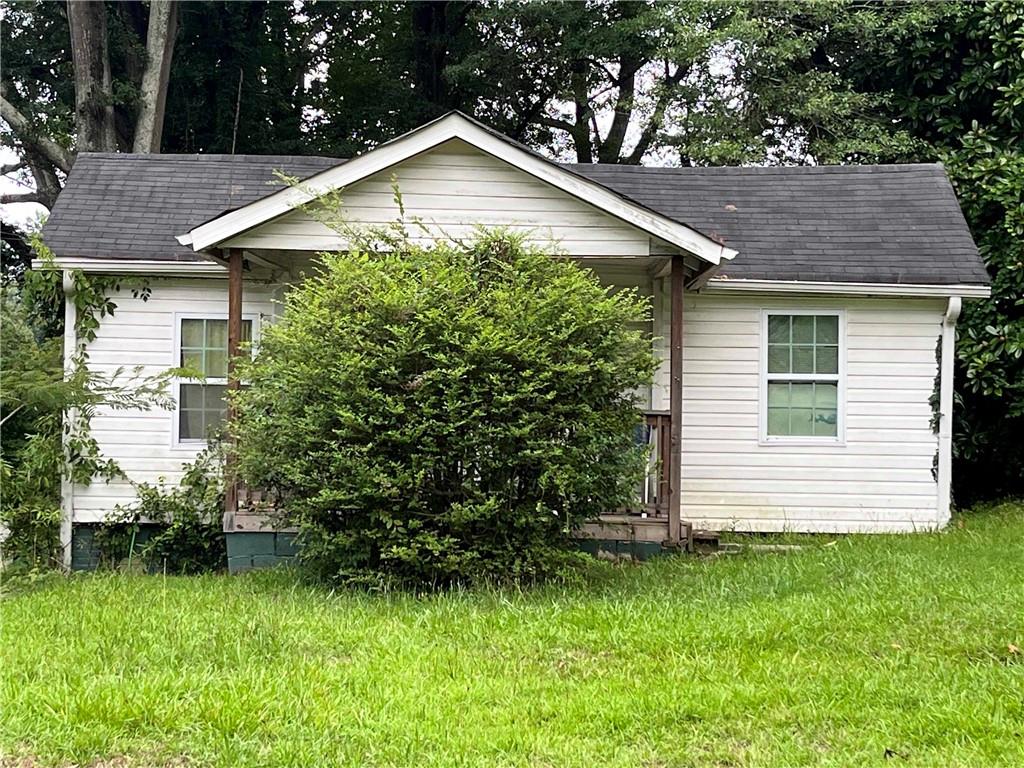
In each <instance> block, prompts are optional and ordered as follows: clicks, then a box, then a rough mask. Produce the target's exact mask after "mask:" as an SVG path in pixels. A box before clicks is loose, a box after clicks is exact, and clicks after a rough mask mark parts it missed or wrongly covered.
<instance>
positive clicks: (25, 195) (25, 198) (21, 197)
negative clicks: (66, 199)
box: [0, 190, 46, 205]
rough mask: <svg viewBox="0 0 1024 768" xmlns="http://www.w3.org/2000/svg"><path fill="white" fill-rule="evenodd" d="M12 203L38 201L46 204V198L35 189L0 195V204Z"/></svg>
mask: <svg viewBox="0 0 1024 768" xmlns="http://www.w3.org/2000/svg"><path fill="white" fill-rule="evenodd" d="M12 203H40V204H42V205H46V200H45V198H44V197H43V195H41V194H39V193H38V192H36V191H35V190H33V191H31V192H15V193H13V194H6V195H0V205H9V204H12Z"/></svg>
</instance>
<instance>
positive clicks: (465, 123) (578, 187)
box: [178, 112, 736, 264]
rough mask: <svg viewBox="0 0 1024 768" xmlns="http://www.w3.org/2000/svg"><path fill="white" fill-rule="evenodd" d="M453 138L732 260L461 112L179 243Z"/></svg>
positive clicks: (679, 242) (244, 227) (714, 245)
mask: <svg viewBox="0 0 1024 768" xmlns="http://www.w3.org/2000/svg"><path fill="white" fill-rule="evenodd" d="M453 139H458V140H460V141H463V142H465V143H466V144H469V145H470V146H471V147H473V148H475V149H477V150H479V151H480V152H483V153H484V154H487V155H491V156H492V157H495V158H498V159H500V160H501V161H503V162H505V163H507V164H509V165H510V166H512V167H513V168H516V169H517V170H519V171H522V172H523V173H526V174H528V175H530V176H533V177H534V178H536V179H538V180H540V181H542V182H545V183H547V184H549V185H551V186H552V187H555V188H556V189H560V190H561V191H562V192H566V193H568V194H569V195H572V196H573V197H576V198H578V199H580V200H583V201H584V202H586V203H589V204H590V205H592V206H593V207H595V208H597V209H598V210H600V211H602V212H603V213H606V214H608V215H610V216H613V217H615V218H617V219H620V220H621V221H624V222H626V223H627V224H631V225H633V226H634V227H637V228H638V229H640V230H642V231H644V232H646V233H648V234H649V235H651V236H653V237H657V238H660V239H661V240H663V241H665V242H667V243H670V244H671V245H674V246H676V247H677V248H680V249H683V250H685V251H687V252H689V253H692V254H693V255H694V256H697V257H698V258H700V259H702V260H704V261H706V262H708V263H709V264H719V263H720V262H721V261H723V260H728V259H731V258H733V257H734V256H735V255H736V251H735V250H734V249H732V248H729V247H726V246H725V245H723V244H722V243H721V242H718V241H716V240H714V239H712V238H710V237H708V236H707V235H705V234H704V233H702V232H699V231H697V230H695V229H693V228H692V227H690V226H687V225H686V224H683V223H682V222H680V221H678V220H676V219H672V218H670V217H668V216H665V215H663V214H660V213H658V212H657V211H653V210H651V209H649V208H646V207H644V206H643V205H641V204H639V203H637V202H636V201H634V200H631V199H630V198H628V197H626V196H624V195H621V194H619V193H617V192H615V191H614V190H611V189H609V188H607V187H606V186H604V185H603V184H600V183H598V182H595V181H593V180H591V179H588V178H587V177H585V176H582V175H580V174H577V173H574V172H572V171H571V170H569V169H567V168H566V167H565V166H562V165H560V164H558V163H556V162H554V161H553V160H550V159H548V158H546V157H544V156H542V155H540V154H538V153H536V152H534V151H532V150H529V149H526V148H525V147H523V146H521V145H519V144H517V143H516V142H514V141H511V140H510V139H508V138H507V137H505V136H502V135H501V134H499V133H496V132H495V131H493V130H491V129H489V128H487V127H486V126H484V125H482V124H481V123H479V122H477V121H476V120H473V119H472V118H470V117H467V116H466V115H464V114H462V113H461V112H449V113H448V114H446V115H443V116H442V117H439V118H437V119H436V120H433V121H431V122H429V123H426V124H425V125H422V126H420V127H419V128H416V129H414V130H412V131H409V132H408V133H405V134H403V135H401V136H399V137H398V138H396V139H392V140H391V141H389V142H386V143H384V144H381V145H380V146H378V147H374V148H373V149H371V150H370V151H368V152H365V153H363V154H361V155H358V156H356V157H353V158H351V159H350V160H348V161H347V162H345V163H342V164H339V165H337V166H335V167H334V168H330V169H328V170H325V171H322V172H321V173H319V174H316V175H314V176H311V177H309V178H308V179H307V180H306V183H305V184H303V185H301V186H294V187H286V188H284V189H280V190H277V191H275V192H272V193H271V194H270V195H267V196H266V197H264V198H261V199H259V200H256V201H255V202H252V203H249V204H248V205H245V206H243V207H241V208H237V209H235V210H233V211H229V212H227V213H225V214H223V215H221V216H218V217H216V218H214V219H212V220H210V221H207V222H205V223H203V224H200V225H199V226H198V227H194V228H193V229H191V230H190V231H189V232H188V233H187V234H183V235H179V236H178V241H179V242H181V243H182V244H185V245H191V246H192V248H193V250H196V251H201V250H205V249H207V248H211V247H215V246H217V245H219V244H220V243H223V242H224V241H226V240H229V239H231V238H232V237H234V236H236V235H239V234H241V233H243V232H246V231H248V230H250V229H253V228H254V227H257V226H260V225H261V224H265V223H267V222H269V221H272V220H273V219H275V218H277V217H279V216H283V215H285V214H287V213H290V212H291V211H293V210H295V209H296V208H297V207H298V206H300V205H302V204H304V203H307V202H309V201H311V200H314V199H316V198H318V197H320V196H322V195H324V194H327V193H328V192H331V191H334V190H338V189H342V188H344V187H347V186H349V185H351V184H355V183H357V182H359V181H362V180H363V179H365V178H367V177H369V176H372V175H373V174H375V173H378V172H380V171H383V170H386V169H388V168H391V167H392V166H395V165H397V164H398V163H401V162H403V161H405V160H408V159H409V158H412V157H415V156H416V155H419V154H422V153H424V152H428V151H430V150H431V149H434V148H436V147H439V146H441V145H442V144H444V143H446V142H448V141H451V140H453Z"/></svg>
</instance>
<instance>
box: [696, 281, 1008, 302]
mask: <svg viewBox="0 0 1024 768" xmlns="http://www.w3.org/2000/svg"><path fill="white" fill-rule="evenodd" d="M704 292H705V293H732V292H739V293H743V292H748V293H782V294H792V293H802V294H833V295H837V294H839V295H847V296H921V297H929V296H930V297H943V298H946V297H954V296H956V297H960V298H968V299H985V298H988V297H989V296H991V295H992V289H991V288H990V287H989V286H987V285H964V284H959V283H958V284H956V285H924V284H920V283H906V284H904V283H851V282H825V281H803V280H733V279H730V278H728V277H714V278H712V279H711V280H709V281H708V284H707V285H706V286H705V287H704Z"/></svg>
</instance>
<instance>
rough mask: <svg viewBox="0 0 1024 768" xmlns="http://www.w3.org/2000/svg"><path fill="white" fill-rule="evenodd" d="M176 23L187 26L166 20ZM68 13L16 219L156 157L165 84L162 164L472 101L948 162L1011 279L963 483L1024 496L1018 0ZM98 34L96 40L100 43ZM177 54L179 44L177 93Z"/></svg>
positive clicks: (441, 4) (732, 155)
mask: <svg viewBox="0 0 1024 768" xmlns="http://www.w3.org/2000/svg"><path fill="white" fill-rule="evenodd" d="M169 5H175V6H176V13H175V14H171V13H170V11H171V9H170V8H169V7H166V6H169ZM161 7H163V10H164V11H166V12H167V13H168V14H169V15H168V17H167V23H166V24H165V25H163V26H162V27H161V26H160V25H157V27H156V28H154V18H157V20H159V18H160V17H156V16H154V10H155V9H159V8H161ZM72 10H73V12H72V13H71V14H69V12H68V6H66V5H65V4H63V3H51V2H19V3H10V4H8V5H7V6H5V8H4V25H3V31H2V34H3V41H2V42H3V50H4V68H3V72H2V78H0V86H2V95H3V102H2V103H3V107H4V108H3V114H2V117H3V124H2V126H0V136H2V138H3V139H4V141H5V143H7V144H8V145H9V146H13V147H15V148H16V150H17V152H18V155H19V159H18V161H17V162H15V163H12V164H9V165H6V166H4V167H3V168H2V169H0V170H2V171H3V173H4V175H6V176H8V177H9V178H18V179H19V180H20V181H21V182H22V184H23V185H24V187H23V190H24V191H22V192H18V193H11V194H8V195H5V197H4V202H8V201H10V200H12V199H22V200H39V201H41V202H43V203H44V204H46V205H51V204H52V202H53V200H54V199H55V197H56V195H57V193H58V192H59V190H60V185H61V183H62V179H63V177H64V174H66V172H67V170H68V168H70V165H71V163H72V162H73V160H74V153H75V152H76V151H77V150H79V149H89V148H107V149H116V150H121V151H133V150H134V151H140V150H143V149H145V145H146V141H144V140H143V141H142V142H141V143H140V141H138V140H137V139H138V135H137V134H139V125H140V122H141V123H142V124H143V125H144V126H145V125H146V124H147V123H146V120H145V119H143V118H144V116H145V115H146V114H147V112H146V109H147V108H146V105H147V104H153V100H152V99H151V98H149V96H147V93H149V94H152V87H150V88H149V91H147V85H146V84H147V83H149V84H150V85H152V83H154V82H156V83H157V84H158V86H159V87H158V88H157V91H158V92H159V91H160V89H161V88H162V89H163V91H164V93H163V97H164V98H165V99H166V110H165V119H164V120H163V121H162V125H160V124H159V123H160V121H154V122H153V123H152V125H151V127H150V128H148V129H146V130H144V131H143V134H145V135H146V136H148V137H149V139H150V141H149V149H151V150H153V151H156V150H160V151H166V152H240V153H241V152H248V153H309V154H314V153H318V154H325V155H335V156H348V155H351V154H353V153H355V152H358V151H362V150H365V149H366V148H368V147H372V146H375V145H376V144H379V143H380V142H382V141H386V140H388V139H390V138H393V137H394V136H396V135H398V134H399V133H401V132H403V131H406V130H409V129H411V128H413V127H415V126H417V125H420V124H422V123H423V122H425V121H426V120H428V119H430V118H433V117H436V116H438V115H440V114H442V113H443V112H445V111H447V110H450V109H455V108H457V109H461V110H463V111H466V112H468V113H470V114H473V115H475V116H477V117H479V118H481V119H482V120H484V121H485V122H487V123H489V124H491V125H493V126H494V127H495V128H497V129H499V130H501V131H504V132H505V133H507V134H508V135H510V136H512V137H513V138H515V139H518V140H520V141H523V142H525V143H526V144H528V145H530V146H532V147H535V148H537V149H539V150H541V151H543V152H546V153H548V154H550V155H553V156H557V157H559V158H561V159H566V160H575V161H578V162H604V163H608V162H617V163H642V162H643V163H667V164H673V163H681V164H694V165H702V164H772V163H863V162H908V161H936V160H937V161H941V162H943V163H944V164H945V165H946V168H947V169H948V171H949V173H950V176H951V178H952V180H953V182H954V184H955V186H956V190H957V193H958V196H959V199H960V201H961V205H962V207H963V209H964V213H965V215H966V216H967V219H968V223H969V224H970V226H971V229H972V231H973V233H974V237H975V239H976V241H977V242H978V244H979V247H980V248H981V251H982V254H983V256H984V258H985V260H986V263H987V264H988V266H989V270H990V272H991V274H992V277H993V298H992V300H990V301H985V302H975V303H971V304H969V306H968V307H967V310H966V312H965V315H964V318H963V321H962V332H961V341H960V345H959V348H958V357H959V364H958V373H957V381H958V392H959V395H960V400H961V407H960V409H959V411H960V414H961V416H960V418H959V421H958V433H957V441H956V445H957V450H958V452H959V457H960V460H961V466H962V467H963V468H964V470H963V471H959V472H957V473H956V476H957V477H958V479H959V480H967V481H969V484H968V485H964V486H962V487H961V489H960V490H961V496H962V497H963V498H964V499H966V498H968V497H969V496H971V495H972V494H973V493H975V490H972V488H973V489H988V490H989V491H996V490H998V491H1000V492H1010V491H1017V492H1020V491H1024V487H1022V485H1024V479H1022V478H1024V455H1022V454H1024V447H1022V443H1021V441H1020V440H1019V439H1014V435H1019V434H1021V433H1022V431H1024V369H1022V365H1024V362H1022V361H1024V319H1022V312H1024V310H1022V306H1024V267H1022V264H1024V210H1022V206H1024V204H1022V202H1021V201H1022V200H1024V159H1022V154H1021V141H1022V136H1024V11H1022V10H1021V7H1020V4H1019V3H1017V2H1013V0H991V1H989V2H977V3H960V2H934V3H925V2H891V3H862V2H856V1H854V0H813V1H811V2H802V3H775V2H757V1H755V0H737V1H736V2H702V1H698V0H676V1H674V2H637V3H622V2H611V1H603V0H602V1H598V0H588V2H581V3H575V2H550V3H527V2H496V1H492V2H482V3H469V2H461V1H458V0H450V1H448V0H438V1H435V2H421V3H398V2H391V3H378V4H373V5H367V4H365V3H358V2H330V3H328V2H313V1H312V0H299V1H298V2H296V3H271V2H249V3H231V2H202V3H186V4H181V5H180V6H177V4H175V3H163V4H162V3H161V2H156V0H154V2H149V3H143V2H141V0H131V1H130V2H122V3H114V2H109V3H104V2H76V3H74V4H73V9H72ZM69 15H70V18H69ZM76 19H77V22H76ZM103 19H105V23H104V24H100V20H103ZM173 22H176V23H173ZM88 29H93V30H94V31H95V34H94V35H93V38H92V39H95V40H99V41H100V42H101V43H102V44H101V45H96V46H94V47H93V48H88V46H85V45H83V44H82V42H81V41H82V39H83V32H82V31H83V30H88ZM161 29H163V30H164V33H163V35H161V33H160V30H161ZM75 30H77V32H76V34H72V32H74V31H75ZM161 39H164V41H165V42H166V41H167V40H170V41H172V42H173V51H171V50H170V49H171V46H169V45H164V46H163V47H162V48H161V46H160V45H158V44H157V43H158V42H159V41H160V40H161ZM76 40H78V44H77V46H76V42H75V41H76ZM76 47H77V49H78V52H79V55H77V56H76V55H75V50H76ZM87 48H88V51H87V54H88V55H86V53H83V52H85V51H86V49H87ZM103 51H105V54H104V53H103ZM160 51H163V55H167V56H168V57H170V55H171V53H173V60H172V66H171V67H170V68H169V71H168V73H167V77H166V78H165V79H164V80H163V81H161V80H160V79H159V77H156V79H155V80H154V77H155V75H156V74H159V72H155V68H154V67H153V64H154V62H157V61H159V60H160V55H161V54H160ZM104 62H105V63H106V69H105V68H104ZM106 70H109V72H107V71H106ZM89 72H91V73H92V74H91V75H89V76H88V77H87V76H86V75H88V73H89ZM147 72H148V73H149V76H150V77H149V79H147ZM161 82H162V85H160V83H161ZM96 83H99V91H98V95H96V94H93V97H89V94H87V93H85V90H87V86H89V85H90V84H92V85H95V84H96ZM150 111H152V110H150ZM111 118H112V128H113V129H112V130H111ZM161 129H162V130H161ZM154 138H157V139H158V140H157V141H156V143H154V142H153V139H154ZM4 230H5V231H4V237H3V254H4V256H3V260H4V264H5V269H7V267H8V265H10V264H19V265H23V264H24V262H25V260H26V258H27V248H26V247H25V244H24V242H23V241H22V240H20V239H19V237H18V234H17V232H16V231H12V230H11V229H10V228H9V227H7V226H5V227H4ZM993 472H995V473H996V474H995V475H994V474H993Z"/></svg>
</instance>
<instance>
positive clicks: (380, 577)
mask: <svg viewBox="0 0 1024 768" xmlns="http://www.w3.org/2000/svg"><path fill="white" fill-rule="evenodd" d="M647 313H648V310H647V308H646V305H645V303H644V301H643V300H642V299H641V298H639V297H638V296H636V295H635V294H633V293H630V292H623V293H619V294H616V295H614V296H610V295H608V293H607V291H606V290H605V289H604V288H602V287H601V286H600V285H599V283H598V282H597V281H596V280H595V279H594V278H593V276H592V275H591V274H589V273H588V272H585V271H584V270H581V269H580V268H578V267H577V266H576V265H575V264H573V263H571V262H569V261H566V260H563V259H558V258H552V257H551V256H550V255H548V254H545V253H541V252H539V251H535V250H531V249H530V248H528V247H526V246H524V245H523V244H522V242H521V241H519V240H517V239H515V238H513V237H510V236H507V235H504V234H490V235H482V236H481V237H480V238H479V239H478V240H476V241H475V242H473V243H469V244H458V245H456V244H447V245H440V246H437V247H436V248H434V249H432V250H424V249H419V248H416V247H412V246H408V245H406V246H405V247H403V248H402V249H400V250H399V251H396V252H392V253H385V254H371V253H350V254H339V255H327V256H325V258H324V264H323V267H322V269H321V270H320V271H319V272H318V273H317V274H316V275H315V276H313V277H312V278H310V279H308V280H307V281H306V282H304V283H303V284H302V286H301V287H299V288H297V289H296V290H295V291H294V292H292V293H291V294H290V295H289V297H288V299H287V302H286V309H285V313H284V317H283V319H282V321H281V322H280V323H278V324H276V325H274V326H271V327H269V328H267V329H266V330H265V331H264V335H263V338H262V340H261V344H260V350H259V353H258V355H257V356H256V357H255V358H254V360H253V361H252V362H251V363H246V364H245V365H244V368H243V371H242V376H243V379H244V380H246V381H247V382H249V385H248V386H247V387H246V388H244V389H243V390H242V391H241V392H240V393H239V395H238V397H237V398H236V402H237V406H238V410H239V415H238V419H237V422H236V424H235V427H234V429H235V436H236V438H237V443H238V459H237V468H238V471H239V473H240V476H241V477H242V478H243V479H244V480H245V481H246V482H247V483H249V484H250V485H253V486H258V487H263V488H275V489H277V490H278V491H279V492H281V494H282V498H283V507H284V509H285V510H286V515H287V517H288V519H289V521H290V522H292V523H294V524H297V525H298V526H299V528H300V532H301V534H300V535H301V541H302V545H303V547H302V559H303V560H304V562H305V564H306V565H307V566H308V567H310V568H311V569H312V571H313V572H314V573H315V574H317V575H319V576H320V577H323V578H327V579H329V580H336V581H345V582H359V583H366V584H376V583H397V584H403V585H415V586H423V585H427V586H438V585H446V584H452V583H461V582H471V581H474V580H479V579H490V578H497V579H507V578H512V579H519V578H526V579H533V578H540V577H543V576H545V575H548V574H550V573H551V572H552V571H553V570H555V569H556V568H558V566H559V565H560V564H561V563H562V562H564V560H563V555H564V554H565V553H566V552H567V551H568V550H569V549H570V545H571V538H570V532H571V531H572V530H573V529H574V528H575V527H576V526H577V525H578V524H579V523H580V522H582V521H583V520H584V519H586V518H588V517H592V516H595V515H597V514H599V513H601V512H607V511H608V510H611V509H615V508H616V507H618V506H619V505H621V504H623V503H624V502H626V501H627V499H628V498H629V497H630V495H631V493H632V489H633V488H635V483H636V482H637V481H638V480H639V478H640V474H641V472H642V469H643V458H642V456H641V454H640V451H639V449H638V448H637V447H636V444H635V437H634V435H635V430H636V428H637V427H638V425H639V424H640V415H639V411H638V410H637V408H636V403H635V400H634V397H633V396H632V395H631V394H630V393H631V392H632V391H634V390H635V389H636V388H637V387H640V386H642V385H643V384H644V383H646V382H648V381H649V379H650V377H651V375H652V373H653V369H654V358H653V355H652V352H651V345H650V342H649V340H648V339H646V338H644V335H643V333H642V332H641V331H638V330H636V326H635V323H636V322H637V321H641V320H644V319H645V318H646V317H647ZM631 324H634V325H631Z"/></svg>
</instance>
